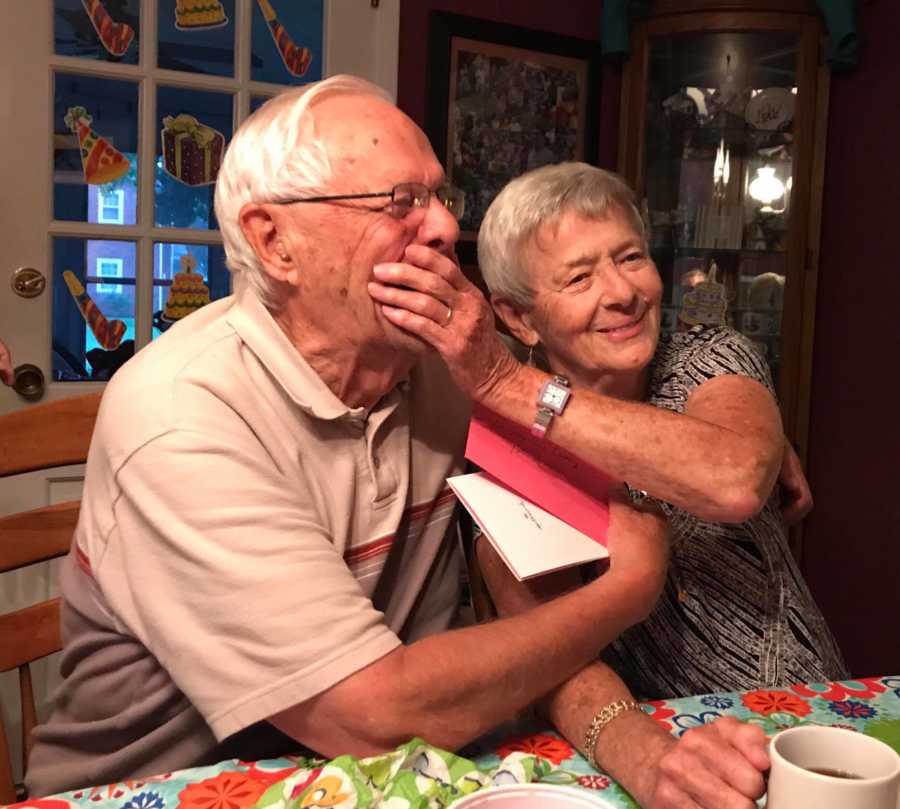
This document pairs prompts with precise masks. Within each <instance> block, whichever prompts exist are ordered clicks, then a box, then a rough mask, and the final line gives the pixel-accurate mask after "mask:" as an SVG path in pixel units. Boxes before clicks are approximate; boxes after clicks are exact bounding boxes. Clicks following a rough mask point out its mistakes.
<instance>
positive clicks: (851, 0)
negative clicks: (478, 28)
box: [600, 0, 897, 70]
mask: <svg viewBox="0 0 900 809" xmlns="http://www.w3.org/2000/svg"><path fill="white" fill-rule="evenodd" d="M893 2H897V0H893ZM816 3H817V4H818V6H819V10H820V11H821V12H822V16H823V17H824V18H825V25H826V27H827V28H828V35H829V38H830V45H829V48H828V54H827V56H826V59H827V61H828V64H829V66H830V67H831V68H832V69H833V70H850V69H852V68H854V67H856V64H857V62H858V61H859V45H860V37H859V33H858V31H857V28H856V0H816ZM652 4H653V3H652V0H603V8H602V10H601V15H600V50H601V52H602V54H603V57H604V58H606V59H619V60H623V59H627V58H628V55H629V37H628V32H629V29H630V24H631V21H632V20H634V19H635V18H637V17H640V16H642V15H644V14H646V13H647V10H648V9H649V8H650V6H651V5H652Z"/></svg>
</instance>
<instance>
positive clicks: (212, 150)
mask: <svg viewBox="0 0 900 809" xmlns="http://www.w3.org/2000/svg"><path fill="white" fill-rule="evenodd" d="M162 150H163V167H164V168H165V170H166V173H167V174H170V175H171V176H172V177H174V178H175V179H176V180H178V181H179V182H181V183H184V184H185V185H211V184H212V183H214V182H215V181H216V176H217V175H218V173H219V166H221V165H222V155H223V153H224V152H225V136H224V135H223V134H222V133H221V132H219V131H218V130H216V129H213V128H212V127H210V126H206V125H205V124H201V123H200V122H199V121H198V120H197V119H196V118H195V117H194V116H193V115H187V114H186V113H182V114H181V115H176V116H174V117H173V116H166V117H165V118H163V130H162Z"/></svg>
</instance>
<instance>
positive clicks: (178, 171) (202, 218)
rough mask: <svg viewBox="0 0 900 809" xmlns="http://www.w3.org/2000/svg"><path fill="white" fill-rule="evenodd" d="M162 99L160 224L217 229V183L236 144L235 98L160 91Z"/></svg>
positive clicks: (159, 103)
mask: <svg viewBox="0 0 900 809" xmlns="http://www.w3.org/2000/svg"><path fill="white" fill-rule="evenodd" d="M156 98H157V115H158V121H159V127H158V130H159V134H158V135H157V151H156V155H157V157H156V172H155V174H156V178H155V198H156V206H155V222H156V224H157V225H158V226H161V227H177V228H200V229H204V230H206V229H215V228H216V227H217V225H216V221H215V214H214V212H213V190H214V183H215V180H216V175H217V174H218V172H219V166H220V165H221V163H222V156H223V155H224V153H225V145H226V144H227V143H228V141H229V140H230V139H231V133H232V118H233V109H234V97H233V96H231V95H228V94H225V93H212V92H206V91H201V90H184V89H182V88H180V87H160V88H159V89H158V91H157V97H156Z"/></svg>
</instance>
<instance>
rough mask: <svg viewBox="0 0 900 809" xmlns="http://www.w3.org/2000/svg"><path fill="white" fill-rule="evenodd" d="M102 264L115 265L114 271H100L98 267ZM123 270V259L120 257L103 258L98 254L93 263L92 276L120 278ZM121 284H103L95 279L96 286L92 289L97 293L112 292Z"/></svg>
mask: <svg viewBox="0 0 900 809" xmlns="http://www.w3.org/2000/svg"><path fill="white" fill-rule="evenodd" d="M103 265H107V266H113V267H115V273H107V272H100V269H101V267H102V266H103ZM124 270H125V261H124V259H121V258H105V257H103V256H98V257H97V259H96V263H95V264H94V277H95V278H121V277H122V275H123V273H124ZM120 286H121V284H119V283H115V284H104V283H101V282H100V281H97V286H96V287H94V289H95V290H96V291H97V293H98V294H101V293H114V292H116V290H117V289H118V288H119V287H120Z"/></svg>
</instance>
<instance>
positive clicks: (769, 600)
mask: <svg viewBox="0 0 900 809" xmlns="http://www.w3.org/2000/svg"><path fill="white" fill-rule="evenodd" d="M726 374H739V375H741V376H747V377H750V378H751V379H755V380H756V381H757V382H760V383H761V384H763V385H765V386H766V387H767V388H768V389H769V390H770V391H772V393H773V395H774V389H773V386H772V380H771V376H770V374H769V369H768V366H767V365H766V363H765V361H764V360H763V359H762V357H761V356H760V355H759V354H758V352H757V351H756V349H755V348H754V347H753V344H752V343H751V342H750V341H749V340H748V339H747V338H746V337H744V336H743V335H741V334H739V333H737V332H735V331H732V330H731V329H726V328H710V327H704V326H696V327H694V328H693V329H691V330H690V331H689V332H683V333H677V334H674V335H671V336H669V337H664V338H662V339H661V340H660V344H659V348H658V349H657V352H656V356H655V357H654V359H653V362H652V365H651V367H650V378H649V385H648V396H647V401H648V402H649V403H650V404H653V405H655V406H657V407H662V408H666V409H667V410H672V411H674V412H676V413H682V412H684V408H685V404H686V402H687V399H688V397H689V396H690V394H691V392H692V391H693V390H694V389H695V388H696V387H698V386H699V385H702V384H703V383H704V382H706V381H707V380H709V379H712V378H714V377H717V376H722V375H726ZM778 488H779V487H778V486H776V487H775V491H774V492H773V494H772V496H771V497H770V498H769V501H768V503H767V504H766V506H765V508H764V509H763V510H762V512H760V513H759V514H758V515H757V516H756V517H754V518H752V519H751V520H748V521H747V522H744V523H742V524H739V525H726V524H723V523H712V522H706V521H704V520H701V519H698V518H697V517H694V516H692V515H690V514H688V513H687V512H685V511H683V510H682V509H679V508H675V507H674V506H672V505H670V504H668V503H664V502H660V506H661V507H662V509H663V510H664V511H665V513H666V515H667V516H668V518H669V523H670V526H671V529H672V558H671V563H670V567H669V574H668V579H667V581H666V585H665V589H664V591H663V594H662V595H661V596H660V600H659V602H658V604H657V606H656V607H655V609H654V611H653V613H652V614H651V615H650V616H649V617H648V618H647V620H646V621H644V622H643V623H641V624H639V625H637V626H634V627H632V628H631V629H629V630H627V631H626V632H625V633H624V634H623V635H621V636H620V637H619V638H618V640H616V641H615V642H614V643H613V644H611V645H610V646H609V647H608V648H607V649H606V650H605V651H604V652H603V654H602V657H603V659H604V660H605V661H606V662H607V663H609V664H610V665H611V666H612V667H613V668H614V669H615V670H616V672H617V673H618V674H619V676H620V677H622V679H623V680H625V682H626V683H627V684H628V686H629V688H630V689H631V691H632V693H634V694H635V696H636V697H638V698H640V699H663V698H668V697H681V696H686V695H689V694H704V693H710V692H713V691H740V690H746V689H751V688H766V687H782V686H786V685H789V684H791V683H802V682H819V681H824V680H837V679H842V678H846V677H848V676H849V674H848V672H847V668H846V666H845V664H844V661H843V659H842V657H841V653H840V651H839V650H838V647H837V644H836V643H835V640H834V638H833V636H832V634H831V632H830V630H829V629H828V626H827V625H826V623H825V620H824V618H823V617H822V613H821V612H820V611H819V608H818V607H817V606H816V603H815V601H814V600H813V597H812V594H811V593H810V591H809V588H808V587H807V586H806V583H805V582H804V580H803V577H802V575H801V573H800V570H799V569H798V567H797V564H796V562H795V561H794V557H793V555H792V554H791V551H790V549H789V547H788V543H787V532H786V528H785V525H784V522H783V520H782V519H781V514H780V510H779V499H778V494H779V491H778Z"/></svg>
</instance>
